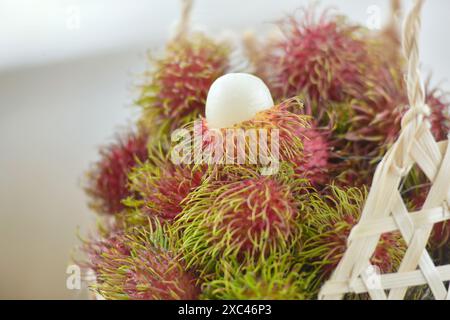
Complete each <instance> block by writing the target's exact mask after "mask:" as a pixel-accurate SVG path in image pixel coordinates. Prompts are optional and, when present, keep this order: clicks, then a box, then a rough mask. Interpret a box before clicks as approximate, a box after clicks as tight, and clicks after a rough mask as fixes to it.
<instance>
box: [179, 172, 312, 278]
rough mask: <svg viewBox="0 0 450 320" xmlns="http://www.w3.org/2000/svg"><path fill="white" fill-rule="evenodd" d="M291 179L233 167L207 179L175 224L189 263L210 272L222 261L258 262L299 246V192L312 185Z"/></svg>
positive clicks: (188, 200) (192, 194) (185, 205)
mask: <svg viewBox="0 0 450 320" xmlns="http://www.w3.org/2000/svg"><path fill="white" fill-rule="evenodd" d="M227 168H231V169H232V170H231V171H228V170H227ZM236 170H237V171H236ZM232 171H235V172H234V173H233V172H232ZM281 171H283V170H281ZM225 172H226V173H225ZM291 173H292V171H291ZM220 176H221V177H220ZM290 177H291V176H290V175H287V174H286V172H284V173H280V174H279V175H278V176H261V175H259V174H258V173H257V172H255V171H252V170H249V169H245V168H238V167H236V166H229V167H225V170H224V172H220V173H219V178H218V179H217V177H216V178H213V176H211V178H210V179H207V180H205V181H204V183H203V184H202V185H201V186H200V187H199V188H197V189H196V190H195V191H193V192H191V193H190V194H189V196H188V197H187V198H186V200H185V202H184V205H183V211H182V212H181V214H180V215H179V216H178V218H177V220H176V221H175V222H174V225H173V226H174V230H175V231H176V232H177V234H178V236H179V240H178V246H179V247H180V248H181V250H182V251H183V254H184V257H185V259H186V262H187V265H188V266H189V267H191V266H194V267H196V268H197V269H198V270H199V272H200V274H201V276H207V275H208V274H209V273H210V272H213V270H214V268H215V266H216V264H217V262H218V261H219V260H223V259H229V258H231V259H239V260H241V261H246V260H254V259H257V258H258V257H260V256H264V255H269V254H271V253H273V252H283V251H285V250H288V249H289V248H291V247H292V246H294V245H298V240H299V237H300V227H299V222H300V214H299V206H300V202H299V199H298V198H297V197H296V195H297V194H301V193H302V192H300V190H301V189H302V188H306V187H305V185H306V183H305V180H302V179H292V180H289V179H290Z"/></svg>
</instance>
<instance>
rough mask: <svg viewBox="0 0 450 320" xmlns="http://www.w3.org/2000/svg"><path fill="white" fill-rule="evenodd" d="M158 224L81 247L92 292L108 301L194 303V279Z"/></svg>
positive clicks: (152, 223)
mask: <svg viewBox="0 0 450 320" xmlns="http://www.w3.org/2000/svg"><path fill="white" fill-rule="evenodd" d="M166 232H167V231H166V230H163V229H162V227H161V225H159V224H158V223H157V221H153V222H151V223H150V225H149V226H147V227H134V228H130V229H127V230H121V231H118V232H114V233H110V234H109V235H108V236H107V237H106V238H102V239H100V240H97V241H88V242H85V244H84V251H85V252H86V254H87V256H88V258H89V262H88V266H89V268H90V269H92V270H93V271H94V273H95V275H96V283H95V284H93V285H92V288H91V289H92V290H94V291H95V292H97V293H98V294H99V295H101V296H102V297H104V298H106V299H111V300H128V299H131V300H181V299H182V300H195V299H197V298H198V296H199V294H200V288H199V286H198V285H197V278H196V276H195V275H194V273H192V272H191V271H189V270H188V269H186V267H185V263H184V262H183V261H182V260H181V258H180V256H179V255H178V253H177V252H176V250H174V249H173V246H172V245H171V242H170V239H169V238H168V236H167V235H166Z"/></svg>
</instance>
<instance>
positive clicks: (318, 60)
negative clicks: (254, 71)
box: [267, 8, 367, 101]
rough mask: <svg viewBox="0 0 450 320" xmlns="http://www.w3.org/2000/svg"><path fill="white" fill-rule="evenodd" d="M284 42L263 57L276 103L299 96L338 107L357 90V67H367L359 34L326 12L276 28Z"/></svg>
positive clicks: (312, 13) (359, 71) (305, 15)
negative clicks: (337, 103)
mask: <svg viewBox="0 0 450 320" xmlns="http://www.w3.org/2000/svg"><path fill="white" fill-rule="evenodd" d="M281 27H282V30H283V32H284V35H285V39H283V40H281V41H280V42H279V43H278V44H276V45H275V46H274V50H272V52H271V54H270V55H269V56H270V58H269V63H268V64H267V68H268V69H269V70H268V71H267V74H268V77H269V81H268V82H269V84H270V86H271V88H272V90H273V93H274V95H275V97H277V98H290V97H293V96H296V95H299V94H301V93H306V95H307V96H308V97H309V98H310V99H312V100H313V101H321V100H336V101H341V100H342V99H343V95H346V94H351V93H353V92H355V91H356V92H358V91H359V89H360V87H361V86H362V85H363V72H364V70H362V67H363V66H364V63H365V62H366V61H367V55H366V49H365V43H364V41H362V40H360V39H359V38H358V33H359V32H360V29H361V28H358V27H356V26H352V25H349V24H348V23H346V22H345V21H344V20H343V18H342V17H336V16H329V15H328V14H327V12H325V13H323V14H322V15H321V16H320V17H318V18H316V13H315V10H311V9H309V8H307V9H305V10H304V11H303V14H302V16H301V17H300V18H298V19H297V18H294V17H290V18H288V19H286V20H285V21H283V22H282V24H281Z"/></svg>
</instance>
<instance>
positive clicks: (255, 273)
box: [202, 254, 308, 300]
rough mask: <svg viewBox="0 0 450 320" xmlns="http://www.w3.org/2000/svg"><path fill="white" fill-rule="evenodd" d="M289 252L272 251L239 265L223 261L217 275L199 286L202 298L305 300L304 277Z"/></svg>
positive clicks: (238, 262)
mask: <svg viewBox="0 0 450 320" xmlns="http://www.w3.org/2000/svg"><path fill="white" fill-rule="evenodd" d="M292 260H293V259H292V255H291V254H282V255H280V254H272V255H270V256H269V257H267V258H264V259H260V260H258V261H257V262H251V263H249V264H242V263H241V262H240V261H239V260H237V259H230V260H222V261H220V263H219V267H218V269H219V271H218V275H217V276H216V278H215V279H214V280H211V281H209V282H206V283H204V285H203V286H202V298H206V299H219V300H304V299H306V297H307V296H308V293H307V292H306V291H305V289H306V284H307V278H306V277H305V275H304V274H302V273H301V271H300V266H299V265H298V264H296V263H295V262H293V261H292Z"/></svg>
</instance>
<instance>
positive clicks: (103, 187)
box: [85, 131, 148, 215]
mask: <svg viewBox="0 0 450 320" xmlns="http://www.w3.org/2000/svg"><path fill="white" fill-rule="evenodd" d="M147 141H148V135H147V134H146V132H145V131H139V132H129V133H127V134H125V135H122V136H118V138H117V139H116V141H115V142H113V143H111V144H110V145H108V146H106V147H103V148H102V149H100V160H99V161H98V162H97V163H96V164H95V165H94V166H93V168H92V169H91V170H90V171H89V172H88V173H87V186H86V187H85V191H86V193H87V195H88V196H89V197H90V202H89V205H90V207H91V208H92V209H94V210H95V211H96V212H98V213H101V214H111V215H112V214H117V213H119V212H121V211H122V210H124V208H125V206H124V205H123V203H122V201H123V200H124V199H125V198H127V197H129V196H131V195H133V194H134V193H133V192H132V191H130V190H129V189H128V173H129V172H130V171H131V169H132V168H133V167H134V166H136V165H138V164H139V163H141V162H144V161H145V160H146V159H147V157H148V151H147Z"/></svg>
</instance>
